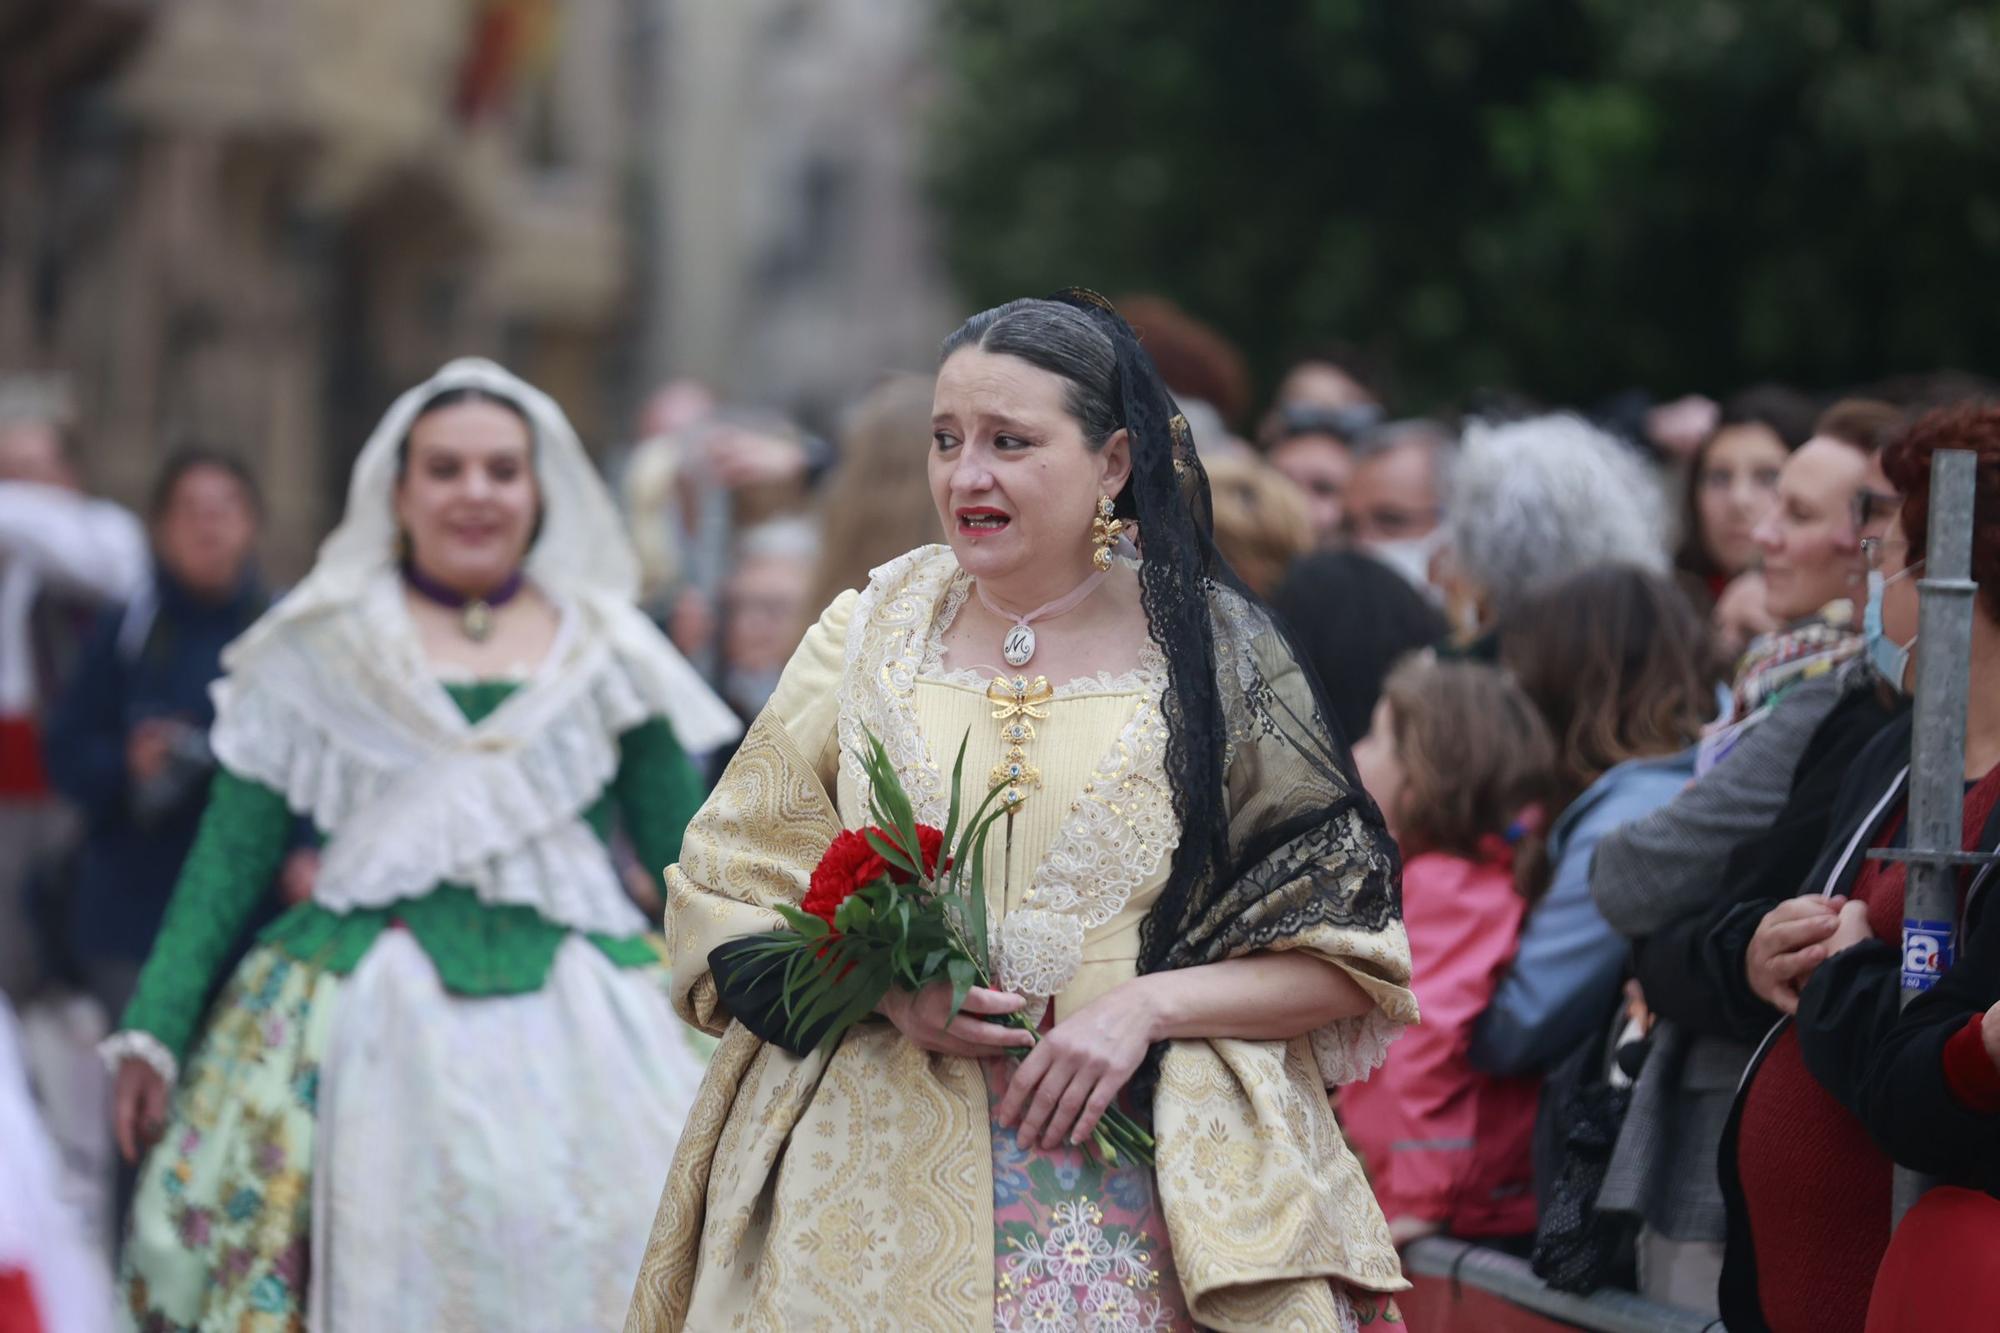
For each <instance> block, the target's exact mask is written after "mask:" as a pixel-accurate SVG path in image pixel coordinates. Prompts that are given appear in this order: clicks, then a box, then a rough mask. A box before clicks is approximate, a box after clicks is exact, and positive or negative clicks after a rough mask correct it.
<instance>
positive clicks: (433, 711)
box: [213, 359, 741, 933]
mask: <svg viewBox="0 0 2000 1333" xmlns="http://www.w3.org/2000/svg"><path fill="white" fill-rule="evenodd" d="M468 388H469V389H479V390H482V391H484V392H486V393H490V394H493V395H494V396H496V397H498V398H501V399H503V400H505V401H507V402H509V403H512V404H515V405H516V406H518V407H519V408H520V409H521V411H522V412H523V413H524V414H526V416H527V418H528V420H529V422H530V423H531V425H532V426H533V429H534V445H535V476H536V479H537V481H538V482H539V483H540V488H541V496H542V504H543V516H542V527H541V533H540V536H539V537H538V538H537V540H536V542H535V545H534V548H533V550H532V551H531V552H530V553H529V556H528V560H527V568H526V572H527V574H528V577H529V578H530V579H531V580H532V581H533V582H534V583H535V584H536V586H537V587H539V588H540V589H541V590H542V591H543V592H544V593H546V594H547V595H548V596H549V597H550V599H551V600H552V601H554V602H555V603H556V604H557V605H558V606H559V607H561V608H562V610H563V629H562V631H561V632H560V633H559V634H558V635H557V639H556V643H555V645H554V647H552V648H551V649H550V652H549V655H548V659H547V660H546V661H545V662H544V663H543V664H542V665H541V667H540V668H539V669H538V670H537V671H535V673H534V674H533V675H532V676H531V677H530V678H529V679H528V680H527V681H526V682H524V683H523V684H522V686H521V687H520V689H518V690H517V691H516V692H515V693H514V694H513V695H511V696H510V697H509V698H508V700H507V702H506V703H505V704H503V705H502V706H501V707H500V708H499V709H498V710H496V711H495V712H493V713H492V714H490V715H488V716H486V717H484V718H482V719H481V720H480V721H478V722H476V723H474V722H468V721H467V720H466V718H465V716H464V715H463V714H462V713H461V712H460V711H459V710H458V707H457V705H456V704H454V703H453V702H452V701H451V699H450V698H449V696H448V695H447V694H446V693H445V691H444V689H443V688H442V687H441V686H440V685H439V684H438V682H437V680H436V678H435V676H434V675H433V674H432V673H431V671H430V669H429V667H428V664H427V663H426V661H425V660H424V656H423V652H422V649H421V646H420V644H419V642H418V640H417V636H416V633H415V630H414V627H413V626H412V624H411V623H410V619H409V616H408V613H407V609H406V607H405V605H404V600H403V596H404V594H403V589H402V581H401V578H400V576H399V574H398V571H397V563H396V545H397V542H396V520H395V515H394V496H395V487H396V473H397V470H398V462H397V453H398V451H399V450H400V449H401V447H402V442H403V440H404V439H405V437H406V436H407V435H408V433H409V429H410V425H411V423H412V422H414V421H415V420H416V418H417V416H418V414H419V412H420V411H421V410H422V408H423V406H424V405H425V404H426V403H428V402H430V401H432V400H433V399H434V398H436V397H437V396H438V395H439V394H441V393H445V392H448V391H450V390H453V389H468ZM637 584H638V562H637V560H636V558H635V557H634V556H633V554H632V548H631V546H630V544H629V543H628V542H627V541H626V539H625V535H624V530H623V528H622V527H621V525H620V523H619V520H618V512H617V509H616V508H615V507H614V506H613V504H612V502H611V496H610V494H609V492H608V491H607V490H606V489H605V486H604V483H603V482H602V481H600V480H599V478H598V475H597V471H596V469H595V467H593V466H592V464H591V461H590V458H589V456H588V455H586V454H585V453H584V450H583V446H582V444H581V443H579V442H578V440H577V438H576V433H575V431H573V430H572V429H570V425H569V422H568V421H567V420H566V419H565V418H564V417H563V414H562V411H561V409H559V408H558V407H557V406H556V405H555V404H554V403H553V402H551V401H550V400H549V398H548V396H547V395H545V394H543V393H541V392H539V391H538V390H536V389H534V388H533V387H531V386H530V385H528V384H525V383H523V382H522V381H521V380H519V379H518V378H516V377H515V376H513V375H510V374H508V373H507V372H506V371H504V370H502V369H501V368H500V367H498V366H496V365H494V364H493V363H492V362H490V361H481V360H473V359H467V360H461V361H454V362H452V363H451V364H450V365H448V366H446V367H445V368H444V369H443V370H441V371H439V372H438V373H437V374H436V375H434V376H433V377H431V379H429V380H427V381H426V382H425V383H423V384H421V385H419V386H417V387H416V388H414V389H412V390H410V391H409V392H408V393H406V394H404V395H403V396H402V397H401V398H399V399H397V400H396V403H395V405H394V406H393V407H391V408H390V409H389V413H388V415H387V416H385V417H383V419H382V424H381V425H380V426H378V427H377V428H376V430H375V434H374V435H373V436H372V437H371V438H370V439H369V441H368V444H367V447H366V448H364V449H363V450H362V451H361V457H360V459H359V460H358V461H357V462H356V463H355V466H354V479H353V482H352V484H351V486H350V488H349V492H348V501H347V514H346V517H345V518H344V519H343V520H342V522H341V524H340V526H339V528H337V529H335V531H334V533H333V535H332V536H331V537H329V538H328V539H327V541H326V544H325V545H324V546H323V547H321V548H320V558H319V561H318V563H317V564H316V565H315V566H314V567H313V571H312V573H311V574H310V575H309V576H308V577H307V578H306V579H305V581H304V582H302V583H301V584H299V585H298V587H297V588H296V589H294V590H293V591H292V593H291V594H290V595H289V596H287V597H286V598H285V599H284V600H283V601H282V602H280V603H279V604H278V605H277V606H275V607H273V608H272V609H271V611H270V612H269V613H268V614H267V615H265V616H264V618H263V619H261V620H259V621H258V622H257V624H255V625H254V626H252V627H251V629H250V631H249V632H248V633H247V634H245V635H244V636H243V637H242V638H241V639H239V640H238V641H237V642H236V643H234V644H232V645H231V646H230V648H229V650H228V651H227V652H226V653H225V654H224V655H223V665H224V666H225V667H226V668H227V670H228V675H227V676H226V677H225V678H224V679H223V680H221V681H219V682H217V683H216V686H215V691H214V692H215V701H216V722H215V730H214V732H213V743H214V747H215V752H216V755H217V757H218V758H219V759H221V761H222V762H223V763H224V764H225V765H227V766H228V767H229V769H230V770H231V771H232V772H236V773H239V774H241V775H243V776H245V777H247V778H251V779H253V780H255V781H258V782H262V783H264V784H266V785H267V786H270V787H272V788H273V789H275V790H277V791H280V792H282V793H283V794H284V796H285V798H286V800H287V801H288V802H289V803H290V805H291V806H292V808H293V809H294V810H297V811H299V812H301V813H308V814H311V815H312V816H313V818H314V820H315V822H316V823H317V824H318V825H319V827H320V828H322V829H324V830H326V831H327V833H328V835H329V841H328V844H327V847H326V850H325V854H324V857H323V859H322V862H321V867H320V874H319V879H318V882H317V884H316V886H315V888H314V897H315V898H316V899H317V900H319V901H321V902H322V903H324V904H325V905H326V906H329V907H332V908H334V909H335V910H349V909H352V908H357V907H379V906H384V905H386V904H389V903H392V902H394V901H396V900H398V899H400V898H404V897H408V896H411V895H415V894H421V893H425V892H428V891H429V890H430V889H431V888H432V887H434V886H435V885H437V884H440V883H453V884H464V885H469V886H470V887H471V888H473V889H474V891H475V892H476V893H477V894H478V895H479V897H480V898H481V899H482V900H484V901H486V902H489V903H496V904H509V903H518V904H524V905H528V906H532V907H534V908H535V909H536V910H537V911H539V912H540V913H541V914H542V915H543V916H545V917H547V918H548V919H550V920H552V921H557V922H560V923H562V924H565V925H568V926H572V927H574V928H576V929H579V930H599V931H610V932H613V933H628V932H631V931H634V930H637V929H640V928H642V927H643V925H644V919H643V918H642V917H641V916H640V915H639V913H638V912H637V910H636V909H635V908H633V906H632V904H631V902H630V901H629V900H628V899H627V898H626V897H625V895H624V891H623V888H622V886H621V885H620V884H619V882H618V879H617V877H616V875H615V873H614V872H613V870H612V867H611V864H610V861H609V859H608V858H607V857H606V856H605V854H604V848H603V845H602V843H601V842H599V841H598V839H597V837H596V835H595V834H594V833H593V832H592V831H591V829H590V827H589V826H588V823H587V819H586V812H587V811H588V809H589V808H590V807H591V805H592V804H593V803H594V802H596V801H597V800H598V798H599V797H600V795H601V794H602V792H603V791H604V788H605V786H606V784H607V783H609V782H610V780H611V779H612V777H613V776H614V775H615V773H616V771H617V768H618V765H619V762H620V750H619V738H620V737H621V736H623V735H624V734H625V733H626V732H627V731H628V730H630V729H631V728H633V727H635V726H638V725H639V724H640V723H642V722H644V721H645V720H646V719H648V718H652V717H659V716H664V717H665V718H666V719H667V720H668V721H669V722H670V723H671V724H672V726H673V729H674V734H675V736H676V738H677V739H678V740H679V742H680V744H681V745H682V746H683V747H684V748H685V749H687V750H689V751H694V752H700V751H704V750H710V749H713V748H714V747H716V746H718V745H721V744H723V743H725V742H727V741H729V740H731V739H733V738H734V737H735V736H736V735H737V734H738V732H739V731H740V730H741V727H740V725H739V724H738V722H737V720H736V717H735V715H734V714H733V713H731V712H730V711H729V709H728V707H727V706H726V705H724V704H723V703H722V701H721V700H720V699H718V698H716V697H715V695H714V693H713V692H712V691H710V690H709V688H708V686H707V685H706V684H705V683H704V682H703V681H702V679H701V677H700V676H699V675H697V674H696V673H695V670H694V668H692V667H690V666H689V665H688V664H687V662H686V661H685V660H684V659H683V658H682V657H681V655H680V654H679V653H678V652H676V651H675V650H674V648H673V645H672V644H670V643H668V642H667V640H666V638H665V636H663V635H662V634H661V633H660V632H659V630H658V629H656V628H654V626H653V624H652V622H650V621H648V620H647V619H646V618H645V617H644V616H643V615H641V614H640V613H639V611H638V609H637V608H636V607H634V606H633V604H632V600H631V599H632V595H633V593H634V591H635V590H636V588H637Z"/></svg>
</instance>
